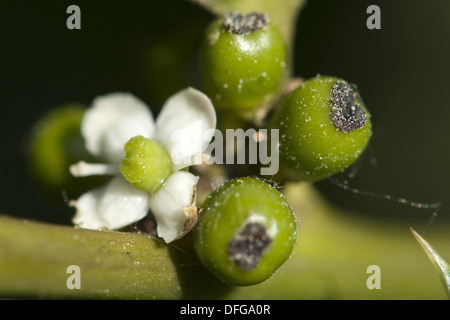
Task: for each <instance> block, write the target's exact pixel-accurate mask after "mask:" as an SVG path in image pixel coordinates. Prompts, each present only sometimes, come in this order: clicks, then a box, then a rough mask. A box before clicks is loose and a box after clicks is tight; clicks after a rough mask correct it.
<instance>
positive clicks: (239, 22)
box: [223, 11, 270, 35]
mask: <svg viewBox="0 0 450 320" xmlns="http://www.w3.org/2000/svg"><path fill="white" fill-rule="evenodd" d="M269 22H270V19H269V16H268V15H267V14H265V13H258V12H252V13H249V14H248V15H245V16H243V15H241V14H240V13H238V12H236V11H232V12H230V13H228V14H226V15H225V16H224V18H223V25H224V26H225V29H227V31H228V32H230V33H234V34H242V35H244V34H249V33H251V32H253V31H256V30H260V29H264V28H265V27H267V26H268V25H269Z"/></svg>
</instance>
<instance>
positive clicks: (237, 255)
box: [228, 222, 272, 271]
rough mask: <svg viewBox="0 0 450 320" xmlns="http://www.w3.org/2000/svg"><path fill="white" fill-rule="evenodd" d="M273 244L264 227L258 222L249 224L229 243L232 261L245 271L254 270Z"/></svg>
mask: <svg viewBox="0 0 450 320" xmlns="http://www.w3.org/2000/svg"><path fill="white" fill-rule="evenodd" d="M271 243H272V239H271V238H270V236H269V235H268V234H267V232H266V228H265V227H264V226H263V225H261V224H259V223H257V222H251V223H248V224H247V225H246V226H245V228H244V229H243V230H242V231H241V232H240V233H238V234H237V235H236V236H235V237H234V238H233V239H231V240H230V242H229V243H228V253H229V255H230V260H231V261H234V262H235V263H236V264H237V265H238V267H239V268H240V269H242V270H244V271H250V270H253V269H255V268H256V267H257V266H258V264H259V261H260V260H261V257H262V255H263V251H264V249H266V248H267V246H268V245H269V244H271Z"/></svg>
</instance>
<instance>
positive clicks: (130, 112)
mask: <svg viewBox="0 0 450 320" xmlns="http://www.w3.org/2000/svg"><path fill="white" fill-rule="evenodd" d="M81 131H82V134H83V137H84V138H85V140H86V148H87V149H88V151H89V152H91V153H92V154H93V155H95V156H98V157H102V158H104V159H105V160H108V162H112V163H120V161H121V160H122V157H123V146H124V145H125V143H126V142H128V140H130V139H131V138H132V137H134V136H137V135H142V136H144V137H146V138H151V137H152V136H153V133H154V131H155V123H154V120H153V115H152V112H151V111H150V109H149V108H148V107H147V105H146V104H145V103H144V102H142V101H141V100H139V99H138V98H137V97H135V96H134V95H132V94H130V93H111V94H108V95H104V96H100V97H97V98H95V99H94V102H93V104H92V107H91V108H89V109H88V110H87V111H86V114H85V116H84V118H83V123H82V125H81Z"/></svg>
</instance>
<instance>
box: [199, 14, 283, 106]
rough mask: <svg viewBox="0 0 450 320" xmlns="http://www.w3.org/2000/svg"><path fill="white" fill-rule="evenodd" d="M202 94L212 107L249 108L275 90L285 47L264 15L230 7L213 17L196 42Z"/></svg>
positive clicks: (267, 99) (270, 98)
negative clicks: (235, 10)
mask: <svg viewBox="0 0 450 320" xmlns="http://www.w3.org/2000/svg"><path fill="white" fill-rule="evenodd" d="M201 56H202V64H201V66H202V76H203V85H204V90H205V93H206V94H208V96H209V97H210V98H211V99H212V100H213V103H214V106H216V107H217V108H219V109H222V110H232V111H233V112H235V113H237V114H244V113H248V112H250V113H251V112H252V111H253V110H254V109H255V108H257V107H258V106H260V105H262V104H264V103H268V102H270V101H271V100H272V99H273V98H274V96H275V95H276V93H277V91H278V88H279V86H280V83H281V81H282V79H283V75H284V71H285V69H286V49H285V44H284V40H283V37H282V35H281V33H280V31H279V30H278V28H277V27H276V26H275V25H274V24H273V23H271V22H270V20H269V17H268V15H267V14H264V13H250V14H248V15H246V16H242V15H241V14H239V13H236V12H230V13H229V14H227V15H225V16H224V17H223V18H220V19H218V20H216V21H214V22H213V23H212V24H211V25H210V27H209V28H208V30H207V31H206V34H205V37H204V41H203V45H202V55H201Z"/></svg>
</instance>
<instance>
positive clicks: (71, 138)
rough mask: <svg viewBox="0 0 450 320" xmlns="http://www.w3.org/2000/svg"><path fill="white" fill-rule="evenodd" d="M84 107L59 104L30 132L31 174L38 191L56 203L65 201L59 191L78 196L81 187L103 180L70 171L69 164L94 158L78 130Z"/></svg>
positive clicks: (88, 186)
mask: <svg viewBox="0 0 450 320" xmlns="http://www.w3.org/2000/svg"><path fill="white" fill-rule="evenodd" d="M85 110H86V106H84V105H80V104H68V105H63V106H59V107H57V108H55V109H53V110H51V111H50V112H48V113H47V114H46V115H45V116H44V117H43V118H42V119H40V120H39V121H38V122H37V123H36V125H35V126H34V128H33V130H32V132H31V135H30V139H29V145H28V146H29V161H30V169H31V173H32V175H33V177H34V178H35V179H36V183H37V184H38V185H39V187H40V188H41V190H42V191H44V193H45V194H46V195H48V196H49V198H50V199H52V200H55V202H57V203H62V204H64V202H63V201H62V198H61V190H65V191H66V192H67V193H68V194H72V195H78V194H79V193H80V190H85V189H86V188H91V187H93V186H96V185H98V184H99V183H102V182H104V177H87V178H85V179H75V178H74V177H73V176H72V175H71V174H70V171H69V167H70V165H71V164H73V163H75V162H78V161H80V160H81V159H85V160H88V161H95V160H96V159H93V157H92V156H90V155H89V153H88V151H87V150H86V149H85V147H84V141H83V138H82V136H81V132H80V124H81V121H82V119H83V115H84V112H85ZM64 205H65V204H64Z"/></svg>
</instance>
